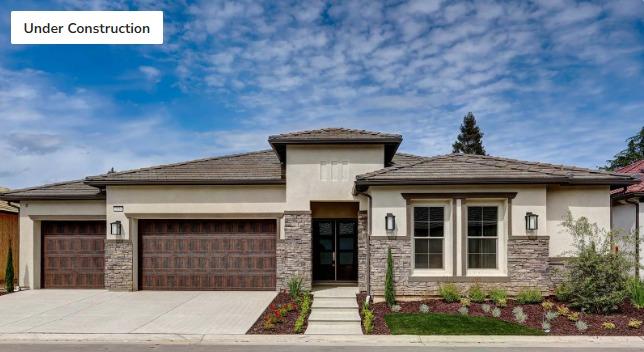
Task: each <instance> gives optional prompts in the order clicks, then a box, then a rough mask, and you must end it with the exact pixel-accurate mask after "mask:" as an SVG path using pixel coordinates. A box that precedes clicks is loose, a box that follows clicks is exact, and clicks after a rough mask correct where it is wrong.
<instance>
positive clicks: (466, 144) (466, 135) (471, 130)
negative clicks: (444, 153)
mask: <svg viewBox="0 0 644 352" xmlns="http://www.w3.org/2000/svg"><path fill="white" fill-rule="evenodd" d="M452 153H465V154H478V155H485V148H484V147H483V133H482V132H481V130H480V129H479V127H478V126H477V125H476V118H475V117H474V114H472V113H471V112H468V113H467V115H465V117H464V118H463V124H461V133H460V134H459V135H458V137H456V142H454V144H452Z"/></svg>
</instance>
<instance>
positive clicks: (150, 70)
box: [139, 66, 161, 83]
mask: <svg viewBox="0 0 644 352" xmlns="http://www.w3.org/2000/svg"><path fill="white" fill-rule="evenodd" d="M139 71H140V72H141V73H142V74H143V77H144V78H145V80H146V81H148V82H150V83H158V82H159V81H160V80H161V71H160V70H159V69H158V68H155V67H152V66H139Z"/></svg>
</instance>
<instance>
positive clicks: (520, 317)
mask: <svg viewBox="0 0 644 352" xmlns="http://www.w3.org/2000/svg"><path fill="white" fill-rule="evenodd" d="M512 314H513V315H514V320H516V321H517V323H519V324H523V323H525V322H526V320H528V315H527V314H525V312H524V311H523V308H521V307H514V309H512Z"/></svg>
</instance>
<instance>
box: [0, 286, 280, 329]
mask: <svg viewBox="0 0 644 352" xmlns="http://www.w3.org/2000/svg"><path fill="white" fill-rule="evenodd" d="M275 295H276V292H246V291H241V292H237V291H236V292H230V291H222V292H216V291H207V292H192V291H191V292H176V291H175V292H161V291H140V292H108V291H105V290H30V291H23V292H18V293H14V294H11V295H5V296H0V312H2V319H0V333H22V332H35V333H98V334H116V333H149V334H155V333H157V334H245V333H246V331H247V330H248V329H249V328H250V327H251V325H253V323H254V322H255V320H257V318H258V317H259V316H260V315H261V314H262V312H263V311H264V309H265V308H266V306H267V305H268V304H269V303H270V302H271V301H272V300H273V298H274V297H275Z"/></svg>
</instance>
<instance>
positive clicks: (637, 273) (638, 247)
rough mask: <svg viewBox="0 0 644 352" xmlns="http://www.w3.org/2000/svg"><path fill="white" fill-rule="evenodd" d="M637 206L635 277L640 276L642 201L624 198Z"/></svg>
mask: <svg viewBox="0 0 644 352" xmlns="http://www.w3.org/2000/svg"><path fill="white" fill-rule="evenodd" d="M624 201H625V202H626V203H628V204H633V205H634V206H635V277H637V278H639V277H640V202H639V201H632V200H630V199H625V200H624Z"/></svg>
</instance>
